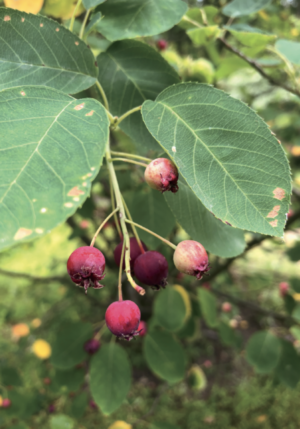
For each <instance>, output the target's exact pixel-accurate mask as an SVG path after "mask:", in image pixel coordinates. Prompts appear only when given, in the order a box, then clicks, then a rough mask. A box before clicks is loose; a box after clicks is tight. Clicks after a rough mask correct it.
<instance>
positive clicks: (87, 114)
mask: <svg viewBox="0 0 300 429" xmlns="http://www.w3.org/2000/svg"><path fill="white" fill-rule="evenodd" d="M93 114H94V110H91V111H90V112H89V113H86V114H85V116H93Z"/></svg>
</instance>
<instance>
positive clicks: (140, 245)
mask: <svg viewBox="0 0 300 429" xmlns="http://www.w3.org/2000/svg"><path fill="white" fill-rule="evenodd" d="M122 201H123V204H124V207H125V211H126V213H127V216H128V217H129V219H130V220H131V222H133V219H132V217H131V214H130V211H129V210H128V207H127V204H126V203H125V200H124V198H123V195H122ZM131 228H132V231H133V234H134V236H135V238H136V241H137V243H138V245H139V248H140V249H141V252H142V253H145V250H144V248H143V245H142V242H141V240H140V237H139V235H138V232H137V230H136V227H135V226H134V225H132V224H131Z"/></svg>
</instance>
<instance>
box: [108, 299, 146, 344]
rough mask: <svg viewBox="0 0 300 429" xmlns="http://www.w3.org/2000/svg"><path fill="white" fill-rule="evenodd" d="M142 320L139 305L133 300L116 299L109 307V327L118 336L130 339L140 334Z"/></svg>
mask: <svg viewBox="0 0 300 429" xmlns="http://www.w3.org/2000/svg"><path fill="white" fill-rule="evenodd" d="M140 320H141V312H140V309H139V307H138V306H137V305H136V304H135V303H134V302H133V301H129V300H128V301H115V302H113V303H112V304H110V306H109V307H108V308H107V310H106V313H105V321H106V325H107V327H108V329H109V330H110V331H111V332H112V333H113V334H114V335H116V336H117V337H119V338H123V339H125V340H127V341H130V340H131V339H132V338H133V337H134V336H136V335H139V333H138V326H139V323H140Z"/></svg>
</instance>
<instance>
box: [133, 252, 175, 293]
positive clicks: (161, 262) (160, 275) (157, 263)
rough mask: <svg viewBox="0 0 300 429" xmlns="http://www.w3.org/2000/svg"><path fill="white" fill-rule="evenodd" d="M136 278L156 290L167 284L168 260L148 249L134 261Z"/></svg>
mask: <svg viewBox="0 0 300 429" xmlns="http://www.w3.org/2000/svg"><path fill="white" fill-rule="evenodd" d="M133 268H134V274H135V276H136V278H137V279H138V280H139V281H140V282H142V283H144V284H145V285H148V286H152V287H153V288H154V289H156V290H158V289H160V287H162V288H164V287H165V286H166V285H167V277H168V262H167V260H166V258H165V257H164V256H163V255H162V254H161V253H159V252H157V251H156V250H148V251H147V252H145V253H142V254H141V255H140V256H139V257H138V258H136V260H135V263H134V266H133Z"/></svg>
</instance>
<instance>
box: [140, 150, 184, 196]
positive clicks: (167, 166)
mask: <svg viewBox="0 0 300 429" xmlns="http://www.w3.org/2000/svg"><path fill="white" fill-rule="evenodd" d="M145 180H146V182H147V183H148V185H149V186H150V187H151V188H153V189H156V190H157V191H160V192H165V191H171V192H177V191H178V185H177V181H178V170H177V167H176V165H175V164H173V162H172V161H170V160H169V159H167V158H157V159H154V160H153V161H151V162H150V164H149V165H148V166H147V168H146V170H145Z"/></svg>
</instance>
